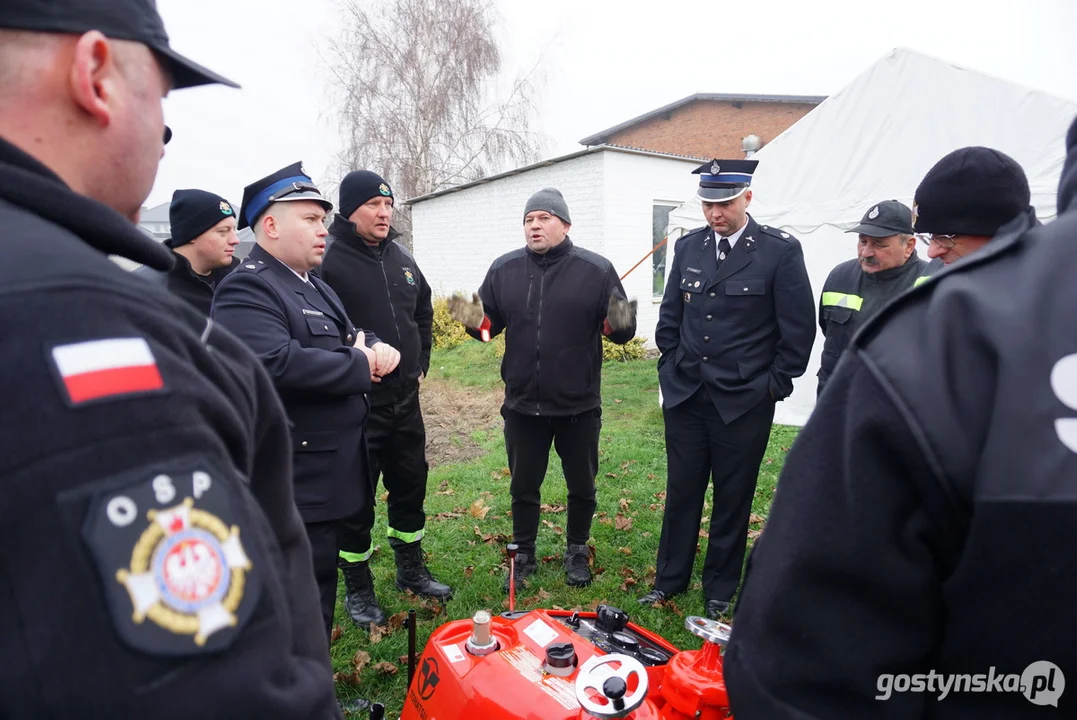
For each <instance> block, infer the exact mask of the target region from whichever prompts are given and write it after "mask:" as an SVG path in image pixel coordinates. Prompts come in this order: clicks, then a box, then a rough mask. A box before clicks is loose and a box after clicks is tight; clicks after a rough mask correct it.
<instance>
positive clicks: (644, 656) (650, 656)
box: [636, 648, 669, 667]
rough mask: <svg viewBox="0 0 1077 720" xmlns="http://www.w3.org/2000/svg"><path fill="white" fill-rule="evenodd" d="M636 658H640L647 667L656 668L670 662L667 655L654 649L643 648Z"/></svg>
mask: <svg viewBox="0 0 1077 720" xmlns="http://www.w3.org/2000/svg"><path fill="white" fill-rule="evenodd" d="M636 657H637V658H639V661H640V662H641V663H643V664H644V665H646V666H647V667H654V666H655V665H665V664H666V663H667V662H669V658H667V657H666V656H665V655H663V654H662V653H660V652H658V651H657V650H655V649H654V648H643V649H642V650H640V651H639V652H638V653H637V654H636Z"/></svg>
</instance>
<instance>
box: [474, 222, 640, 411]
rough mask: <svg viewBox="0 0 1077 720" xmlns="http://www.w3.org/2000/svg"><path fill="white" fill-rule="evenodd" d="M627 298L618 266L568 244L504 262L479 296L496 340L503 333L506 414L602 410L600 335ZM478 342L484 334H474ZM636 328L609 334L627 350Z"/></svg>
mask: <svg viewBox="0 0 1077 720" xmlns="http://www.w3.org/2000/svg"><path fill="white" fill-rule="evenodd" d="M613 292H617V293H618V294H619V295H620V296H621V297H625V291H624V287H623V286H622V285H621V280H620V278H618V277H617V273H616V271H615V270H614V267H613V263H611V262H610V261H609V260H607V259H606V258H604V257H602V256H601V255H599V254H598V253H594V252H591V251H590V250H584V249H583V248H580V247H576V246H575V245H573V244H572V240H570V239H569V238H568V237H566V238H565V239H564V241H563V242H562V243H561V244H560V245H558V246H557V247H555V248H553V249H551V250H549V251H548V252H546V254H545V255H539V254H537V253H534V252H532V251H531V250H529V249H527V248H526V247H524V248H520V249H519V250H513V251H512V252H510V253H506V254H505V255H502V256H501V257H499V258H498V259H497V260H495V261H494V262H493V264H492V265H491V266H490V269H489V270H488V271H487V272H486V278H485V279H484V280H483V282H482V287H480V288H479V297H480V298H482V304H483V308H484V310H485V312H486V317H487V318H489V320H490V338H494V337H496V336H497V335H498V334H499V333H500V332H501V331H502V330H504V331H505V333H506V336H505V357H504V358H503V359H502V361H501V379H502V380H504V381H505V406H506V407H507V408H508V409H509V410H515V411H516V412H520V413H525V414H527V415H577V414H579V413H583V412H587V411H589V410H594V409H595V408H597V407H599V406H600V405H601V404H602V398H601V394H600V392H599V388H600V385H601V372H602V333H603V327H604V325H605V320H606V312H607V310H608V309H609V302H610V295H611V293H613ZM468 333H469V334H470V335H472V336H473V337H476V338H480V339H481V335H480V333H479V332H478V331H474V330H468ZM635 335H636V324H635V322H633V323H632V327H630V328H627V329H625V330H622V331H620V332H615V333H612V334H610V336H609V338H610V340H611V341H612V342H615V343H617V344H619V345H624V344H625V343H627V342H628V341H629V340H631V339H632V338H633V337H635Z"/></svg>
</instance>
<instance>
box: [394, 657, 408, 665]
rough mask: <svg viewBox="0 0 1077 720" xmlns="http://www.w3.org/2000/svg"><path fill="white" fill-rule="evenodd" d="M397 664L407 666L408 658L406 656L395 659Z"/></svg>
mask: <svg viewBox="0 0 1077 720" xmlns="http://www.w3.org/2000/svg"><path fill="white" fill-rule="evenodd" d="M397 662H399V663H400V664H401V665H407V664H408V656H407V655H401V656H400V657H398V658H397Z"/></svg>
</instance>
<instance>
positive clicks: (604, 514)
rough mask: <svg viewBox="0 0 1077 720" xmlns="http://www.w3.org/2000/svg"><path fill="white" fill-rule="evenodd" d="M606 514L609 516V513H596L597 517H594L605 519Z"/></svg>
mask: <svg viewBox="0 0 1077 720" xmlns="http://www.w3.org/2000/svg"><path fill="white" fill-rule="evenodd" d="M608 514H609V513H604V512H600V513H598V514H597V515H595V517H600V518H604V517H606V516H607V515H608Z"/></svg>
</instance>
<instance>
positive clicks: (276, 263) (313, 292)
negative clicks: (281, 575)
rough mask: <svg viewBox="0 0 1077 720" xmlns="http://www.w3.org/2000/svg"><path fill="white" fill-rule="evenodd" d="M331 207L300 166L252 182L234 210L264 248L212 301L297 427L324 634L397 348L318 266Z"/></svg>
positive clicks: (299, 492)
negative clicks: (340, 537)
mask: <svg viewBox="0 0 1077 720" xmlns="http://www.w3.org/2000/svg"><path fill="white" fill-rule="evenodd" d="M332 209H333V205H332V203H330V202H329V201H328V200H326V199H325V198H324V197H323V196H322V194H321V192H320V191H319V190H318V188H317V186H316V185H314V183H312V182H311V179H310V177H309V176H308V175H307V174H306V172H304V170H303V167H302V164H301V163H295V164H293V165H289V166H288V167H285V168H282V169H280V170H278V171H277V172H275V173H272V174H270V175H268V176H266V177H264V178H262V179H260V180H257V181H255V182H253V183H251V184H250V185H248V186H247V187H246V188H245V189H244V191H243V204H242V206H241V207H240V211H239V226H240V229H242V228H244V227H248V226H250V227H251V228H252V229H253V230H254V236H255V239H256V241H257V245H255V247H254V248H253V249H252V250H251V254H250V255H249V256H248V257H247V259H246V260H244V261H243V262H242V263H241V264H240V266H239V267H238V268H236V270H235V272H233V273H232V274H231V275H229V276H228V277H226V278H225V279H224V280H223V281H221V284H220V285H218V286H217V290H216V292H215V293H214V296H213V308H212V311H211V317H212V318H213V320H215V321H216V322H219V323H220V324H221V325H223V326H224V327H226V328H228V329H229V330H231V331H232V332H234V333H235V334H236V335H238V336H239V338H240V339H241V340H243V341H244V342H246V343H247V345H248V346H250V348H251V349H252V350H253V351H254V354H255V355H257V356H258V358H259V359H261V361H262V363H263V364H264V365H265V367H266V370H268V371H269V375H270V377H271V378H272V379H273V384H274V385H275V386H276V388H277V392H278V393H279V394H280V399H281V400H282V401H283V403H284V409H285V410H286V411H287V414H288V419H289V421H290V425H291V440H292V442H291V446H292V453H293V465H294V468H295V503H296V505H297V506H298V507H299V514H300V516H301V517H302V518H303V522H304V524H305V526H306V532H307V537H308V539H309V541H310V547H311V557H312V558H313V562H314V579H315V580H316V581H317V583H318V590H319V593H320V596H321V607H322V620H323V623H324V625H325V635H326V639H327V640H328V639H329V636H330V632H331V630H332V626H333V610H334V608H335V605H336V591H337V551H338V547H337V531H338V523H339V521H340V520H341V519H343V518H345V517H348V516H350V515H352V514H353V513H357V512H360V511H361V510H362V509H363V507H364V505H366V504H367V503H370V502H373V501H374V498H373V490H372V486H371V484H370V480H369V473H368V469H367V445H366V437H365V434H364V430H365V426H366V420H367V415H368V413H369V402H368V400H367V395H366V394H367V393H368V392H370V389H371V387H372V383H373V382H378V381H380V379H381V376H383V375H387V374H388V373H390V372H392V371H393V370H394V369H395V367H396V364H397V362H398V361H399V360H400V353H398V352H397V351H396V350H394V349H393V348H392V347H390V346H388V345H386V344H385V343H383V342H381V341H379V340H378V338H377V337H375V336H374V334H373V333H364V332H363V331H362V330H360V329H358V328H356V327H355V326H354V325H352V323H351V320H349V318H348V315H347V313H346V312H345V311H344V306H343V304H342V303H341V302H340V298H339V297H337V294H336V293H335V292H333V290H332V289H331V288H330V287H329V286H328V285H326V284H325V283H324V282H322V280H321V279H320V278H318V276H317V275H315V274H314V273H313V271H314V269H315V268H317V267H318V266H319V265H321V263H322V256H323V255H324V254H325V238H326V235H328V231H327V230H326V228H325V223H324V221H325V217H326V214H327V213H328V212H330V211H331V210H332Z"/></svg>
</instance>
